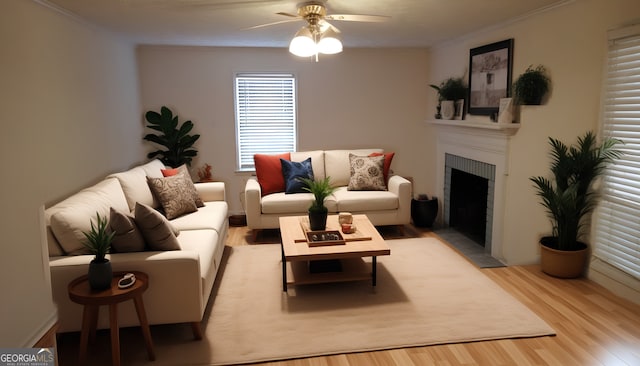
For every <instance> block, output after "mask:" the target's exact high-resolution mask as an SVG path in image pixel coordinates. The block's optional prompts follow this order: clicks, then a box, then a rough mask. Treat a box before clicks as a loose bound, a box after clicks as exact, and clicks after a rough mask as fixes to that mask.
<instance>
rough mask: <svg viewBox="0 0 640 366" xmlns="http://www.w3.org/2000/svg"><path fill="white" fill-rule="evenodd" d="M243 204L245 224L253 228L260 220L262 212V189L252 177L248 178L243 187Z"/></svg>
mask: <svg viewBox="0 0 640 366" xmlns="http://www.w3.org/2000/svg"><path fill="white" fill-rule="evenodd" d="M244 205H245V214H246V215H247V226H248V227H249V228H254V227H256V225H257V223H258V222H259V221H260V214H261V213H262V189H261V188H260V183H258V181H257V180H256V179H254V178H250V179H248V180H247V184H246V185H245V187H244Z"/></svg>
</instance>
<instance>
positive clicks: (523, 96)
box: [513, 65, 551, 105]
mask: <svg viewBox="0 0 640 366" xmlns="http://www.w3.org/2000/svg"><path fill="white" fill-rule="evenodd" d="M550 85H551V79H549V76H547V70H546V69H545V67H544V66H542V65H538V66H536V67H535V68H534V67H533V66H532V65H529V67H527V69H526V70H525V72H524V73H523V74H521V75H520V76H518V78H517V79H516V81H515V82H514V83H513V95H514V101H515V103H516V104H524V105H540V104H541V103H542V98H543V97H544V96H545V94H547V92H548V91H549V87H550Z"/></svg>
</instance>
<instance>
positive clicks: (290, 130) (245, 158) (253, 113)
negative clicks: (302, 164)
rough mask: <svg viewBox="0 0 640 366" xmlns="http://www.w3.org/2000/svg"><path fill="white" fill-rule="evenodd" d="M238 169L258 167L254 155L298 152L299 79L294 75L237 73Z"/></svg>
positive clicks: (246, 169)
mask: <svg viewBox="0 0 640 366" xmlns="http://www.w3.org/2000/svg"><path fill="white" fill-rule="evenodd" d="M235 103H236V106H235V107H236V148H237V163H238V167H237V168H238V170H240V171H250V170H254V169H255V167H254V165H253V155H254V154H278V153H283V152H287V151H296V80H295V77H294V76H293V75H292V74H236V77H235Z"/></svg>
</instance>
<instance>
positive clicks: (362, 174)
mask: <svg viewBox="0 0 640 366" xmlns="http://www.w3.org/2000/svg"><path fill="white" fill-rule="evenodd" d="M349 160H350V162H351V179H350V180H349V185H348V186H347V189H349V190H350V191H386V190H387V185H386V184H385V182H384V175H383V174H382V172H383V171H384V156H382V155H380V156H357V155H353V154H349Z"/></svg>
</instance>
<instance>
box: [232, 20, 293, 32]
mask: <svg viewBox="0 0 640 366" xmlns="http://www.w3.org/2000/svg"><path fill="white" fill-rule="evenodd" d="M298 20H299V19H287V20H281V21H279V22H273V23H267V24H260V25H254V26H253V27H248V28H242V29H243V30H249V29H258V28H264V27H270V26H272V25H276V24H282V23H291V22H297V21H298Z"/></svg>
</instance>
